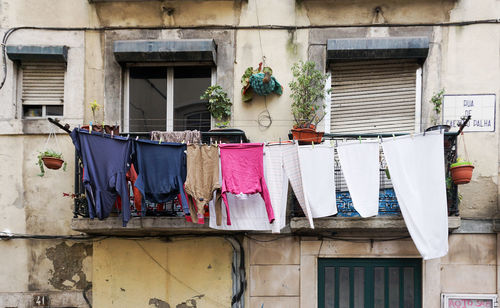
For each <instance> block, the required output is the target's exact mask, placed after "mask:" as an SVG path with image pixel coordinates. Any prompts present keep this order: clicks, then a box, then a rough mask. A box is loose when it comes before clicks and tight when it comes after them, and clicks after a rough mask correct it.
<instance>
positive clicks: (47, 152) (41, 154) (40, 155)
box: [36, 149, 67, 177]
mask: <svg viewBox="0 0 500 308" xmlns="http://www.w3.org/2000/svg"><path fill="white" fill-rule="evenodd" d="M44 157H54V158H58V159H61V160H63V157H62V153H59V152H56V151H54V150H50V149H47V150H45V151H43V152H39V153H38V157H37V158H38V161H37V163H36V164H37V165H38V167H40V174H38V176H40V177H42V176H44V175H45V169H44V167H43V160H42V158H44ZM66 165H67V163H66V162H64V163H63V171H66Z"/></svg>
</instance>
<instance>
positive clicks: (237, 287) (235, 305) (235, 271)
mask: <svg viewBox="0 0 500 308" xmlns="http://www.w3.org/2000/svg"><path fill="white" fill-rule="evenodd" d="M224 239H225V240H226V241H228V242H229V243H230V244H231V246H232V247H233V262H232V264H231V278H232V280H233V297H232V298H231V308H244V307H245V298H244V296H243V295H244V293H245V288H246V284H247V282H246V272H245V250H244V249H243V245H242V244H241V241H240V240H239V239H238V238H237V237H235V236H227V237H224Z"/></svg>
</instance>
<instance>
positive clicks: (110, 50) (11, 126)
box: [0, 0, 500, 308]
mask: <svg viewBox="0 0 500 308" xmlns="http://www.w3.org/2000/svg"><path fill="white" fill-rule="evenodd" d="M499 16H500V2H499V1H497V0H483V1H472V0H456V1H454V0H443V1H430V0H417V1H410V0H402V1H400V0H398V1H396V0H384V1H379V2H376V1H372V0H362V1H348V0H301V1H299V0H279V1H278V0H234V1H231V0H220V1H210V0H207V1H203V0H177V1H176V0H172V1H171V0H164V1H127V0H123V1H120V0H52V1H48V0H38V1H33V0H0V34H2V36H3V37H4V40H3V44H4V45H3V46H5V54H6V58H5V68H6V70H4V71H3V72H2V73H0V77H2V78H3V76H4V73H5V74H6V75H5V83H4V84H3V87H2V88H1V89H0V103H1V105H2V108H1V109H0V144H1V145H2V146H1V147H0V157H1V158H2V166H3V173H2V174H1V175H0V187H1V189H0V206H1V208H2V212H1V213H0V232H2V233H0V235H2V237H3V238H2V241H0V255H1V256H2V259H3V261H4V262H3V264H2V265H1V266H0V277H2V279H0V307H32V306H36V305H41V304H37V303H36V301H38V302H40V301H45V300H47V299H48V301H49V304H50V306H51V307H88V306H89V303H91V304H92V306H93V307H181V308H182V307H231V306H233V307H347V306H348V304H346V303H350V304H351V306H350V307H354V306H356V307H362V306H363V305H362V304H359V302H356V300H355V298H359V297H360V296H361V295H360V294H357V293H356V294H354V293H353V290H352V288H353V286H354V281H358V280H356V279H357V278H355V277H358V276H356V275H363V274H360V270H358V269H359V268H362V270H363V271H367V272H368V268H369V266H368V265H367V264H366V263H364V262H372V263H373V264H378V263H377V262H381V263H380V265H379V267H380V268H382V269H384V270H385V274H384V275H385V276H384V275H382V274H381V275H382V276H377V277H379V278H376V277H375V280H374V281H375V285H373V284H372V285H369V284H368V285H366V286H368V287H372V288H373V290H374V293H370V292H367V293H366V296H368V297H369V296H374V297H375V299H376V300H379V303H384V298H385V302H387V301H388V298H391V299H392V298H393V297H394V298H397V301H396V302H391V304H390V307H398V306H399V307H403V306H404V307H414V306H419V305H420V306H421V307H440V306H441V305H442V299H441V295H442V294H467V296H464V298H471V296H472V295H474V294H475V295H479V294H486V295H496V294H498V293H499V292H500V291H499V288H500V271H499V268H498V266H499V264H500V254H499V253H498V247H499V245H500V237H499V235H498V231H499V230H500V229H498V228H499V227H497V215H498V194H499V183H498V173H499V165H498V162H499V158H500V155H499V147H500V143H499V138H500V136H499V134H498V129H497V128H496V125H495V122H496V119H498V115H497V112H496V113H495V110H496V106H498V96H499V94H500V26H499V24H498V18H499ZM341 39H342V40H341ZM144 41H146V43H144ZM120 42H121V43H120ZM199 42H202V43H203V44H199ZM120 44H123V45H120ZM162 44H167V45H168V44H171V46H172V47H171V48H173V49H170V50H173V52H170V53H168V52H167V53H163V54H162V51H164V50H165V48H166V49H168V48H167V47H165V46H166V45H162ZM342 44H344V45H342ZM401 44H402V45H401ZM120 46H121V47H123V49H120V48H121V47H120ZM339 46H340V47H339ZM346 50H351V51H352V52H344V51H346ZM391 53H393V54H391ZM394 53H396V54H397V56H395V54H394ZM151 54H152V55H153V56H151ZM263 57H265V62H266V64H267V65H268V66H270V67H272V69H273V75H274V76H276V78H277V79H278V80H279V82H280V83H281V84H282V85H283V86H284V92H283V95H281V96H277V95H272V96H268V97H267V98H265V99H264V98H262V97H255V98H254V99H253V100H252V102H251V103H244V102H242V96H241V91H240V89H241V84H240V79H241V76H242V75H243V73H244V71H245V69H246V68H247V67H250V66H253V67H255V66H256V65H257V64H258V63H259V62H261V61H262V60H263ZM394 57H397V58H398V59H399V60H397V61H395V62H394V61H393V60H392V59H393V58H394ZM299 60H312V61H314V62H316V64H317V65H318V66H319V67H320V68H321V69H322V70H323V71H325V72H329V73H331V76H332V77H331V81H332V83H335V82H342V81H343V80H342V78H347V77H346V76H349V74H351V75H354V76H358V75H359V76H362V75H363V74H365V75H369V73H367V72H366V71H364V70H363V69H362V68H360V69H358V70H356V69H354V73H353V72H349V71H348V70H349V69H350V68H349V65H351V64H352V63H353V62H355V61H360V62H357V63H361V64H360V65H361V67H363V65H364V64H363V63H366V67H368V66H370V65H375V66H376V65H379V66H380V65H381V66H383V67H387V68H388V69H387V70H384V74H389V75H390V74H400V73H401V71H400V69H401V68H408V67H410V71H412V70H413V71H412V72H415V74H413V73H411V74H410V75H412V74H413V76H410V77H411V78H410V77H408V76H407V75H408V74H406V75H405V73H404V72H403V73H401V74H402V75H401V76H402V77H401V80H403V79H405V78H407V77H408V78H410V79H408V80H409V81H408V82H409V84H410V87H409V89H407V88H408V87H407V86H405V85H406V84H404V83H402V84H399V83H396V84H395V85H394V89H395V90H394V92H398V93H400V92H401V93H403V94H401V96H404V95H407V96H408V97H411V98H410V99H409V105H408V104H406V105H404V106H402V107H401V108H399V107H397V106H396V107H393V109H388V110H385V109H383V107H382V106H378V105H377V106H375V107H374V106H369V105H361V106H360V107H359V106H358V107H355V108H354V107H353V108H354V111H352V110H351V111H350V110H340V109H336V108H340V107H339V106H338V105H336V103H335V99H336V97H335V95H336V93H335V91H334V92H333V95H332V97H331V98H330V97H329V98H328V99H327V102H325V103H326V104H327V106H328V110H330V112H329V114H328V115H327V117H326V118H325V120H323V122H322V123H321V124H320V126H321V127H324V130H325V131H327V132H331V133H336V132H342V133H354V134H358V133H364V132H368V131H363V129H365V128H366V127H368V126H369V123H372V122H374V121H375V122H376V121H379V120H380V121H381V123H382V124H380V126H379V127H380V130H377V129H376V128H375V129H372V130H371V131H370V132H372V133H377V132H396V131H406V132H413V133H415V132H422V131H424V129H425V128H426V127H428V126H431V119H432V116H433V105H432V104H431V103H430V100H431V98H432V97H433V96H434V95H435V93H436V92H438V91H439V90H440V89H443V88H444V89H445V93H446V94H447V95H484V94H487V95H490V96H493V97H494V102H495V103H494V106H493V108H492V109H491V110H493V114H491V112H490V113H489V114H485V115H484V117H486V118H488V119H492V120H493V124H492V126H490V128H491V129H490V128H484V129H483V130H482V131H467V130H466V132H465V134H464V136H465V138H464V140H465V144H466V146H467V150H468V155H469V156H470V160H471V161H473V162H474V164H475V171H474V175H473V179H472V181H471V183H469V184H467V185H462V186H460V188H459V194H460V195H461V198H460V199H461V200H460V203H459V206H458V215H457V216H455V215H451V216H450V217H449V230H450V236H449V247H450V248H449V253H448V255H447V256H446V257H443V258H440V259H433V260H429V261H423V260H422V259H421V256H420V254H419V253H418V251H417V250H416V248H415V246H414V244H413V242H412V240H411V238H409V237H408V236H407V235H408V234H407V232H406V228H405V225H404V221H403V219H402V218H401V217H399V216H396V217H394V216H391V217H382V216H380V217H375V218H368V219H361V218H346V217H330V218H324V219H318V220H316V228H315V229H314V230H310V229H307V228H305V227H304V226H305V220H304V219H303V218H297V217H296V218H290V219H289V223H287V227H286V228H285V229H284V230H283V231H282V234H280V235H275V234H270V233H269V234H262V232H260V233H252V232H248V233H241V232H231V231H228V232H215V231H214V230H212V229H209V228H208V227H207V226H198V225H190V224H188V223H185V222H184V221H183V220H180V219H179V218H170V217H142V218H140V217H134V218H132V220H131V221H130V223H129V225H128V226H127V227H126V228H123V227H121V223H120V220H119V218H118V217H110V218H108V219H107V220H104V221H98V220H95V221H89V220H88V219H86V218H73V200H71V198H67V197H64V196H63V193H72V192H74V190H75V173H74V169H75V161H74V159H73V157H74V147H73V145H72V143H71V140H70V138H68V137H67V134H66V133H64V132H63V131H62V130H58V129H57V128H55V126H53V125H52V124H51V123H49V122H48V121H47V119H46V118H47V117H49V116H56V117H57V116H59V117H60V118H61V122H62V123H68V124H70V125H71V126H78V125H82V124H84V123H88V122H89V121H91V120H93V115H92V112H91V110H90V108H89V107H88V105H89V103H90V102H92V101H94V100H96V101H97V102H99V103H100V104H102V105H103V110H101V111H99V114H98V121H105V122H106V123H111V124H115V123H116V124H119V125H120V126H121V128H122V132H123V133H125V134H127V133H128V132H134V131H141V130H144V129H147V128H148V125H150V124H149V123H153V122H154V121H157V120H158V121H160V122H161V123H162V124H160V125H159V128H163V129H176V125H178V124H177V122H176V118H177V116H175V119H174V116H173V115H172V111H173V110H174V109H173V108H177V107H176V105H175V104H176V101H177V98H176V97H177V96H176V95H184V94H183V93H189V91H190V89H199V88H200V89H201V88H203V87H206V86H207V85H210V84H218V85H221V86H222V87H223V88H224V89H225V90H226V91H227V92H228V94H229V97H230V98H231V99H232V101H233V110H232V117H231V122H230V124H231V127H234V128H240V129H242V130H244V131H245V133H246V136H247V137H248V138H249V139H250V140H251V141H253V142H264V141H278V140H280V139H282V140H285V139H288V133H289V130H290V129H291V127H292V125H293V117H292V114H291V111H290V104H291V101H290V98H289V91H288V87H287V85H288V83H289V82H290V81H291V80H292V73H291V70H290V68H291V66H292V65H293V63H295V62H297V61H299ZM361 61H365V62H363V63H362V62H361ZM377 61H385V62H377ZM391 61H392V62H391ZM405 61H406V62H405ZM345 63H347V64H345ZM377 63H378V64H377ZM400 63H403V64H402V65H400ZM343 65H344V66H343ZM352 65H357V64H352ZM47 66H50V69H51V70H53V71H54V73H53V75H50V74H49V75H43V74H42V73H40V71H39V69H40V67H42V69H43V68H47ZM144 67H146V68H154V69H151V70H150V71H147V69H143V68H144ZM193 68H194V69H193ZM182 70H185V71H182ZM58 72H59V73H60V72H62V73H61V74H62V76H63V78H62V79H61V78H52V77H53V76H55V75H57V74H58ZM193 72H194V73H193ZM336 72H340V73H338V74H337V73H336ZM30 74H32V75H31V76H35V77H34V78H35V79H36V78H37V77H40V76H41V77H42V80H43V79H45V81H46V82H47V84H48V85H47V87H48V88H51V87H52V88H51V89H55V90H53V91H51V94H49V95H46V94H47V93H45V92H43V91H41V92H40V91H38V92H37V88H33V91H32V92H30V91H29V86H30V85H32V83H30V78H29V76H30ZM37 74H38V75H37ZM40 74H42V75H40ZM54 74H55V75H54ZM141 74H142V75H141ZM148 74H149V75H148ZM158 74H164V76H163V77H161V78H164V79H165V80H166V83H165V85H166V86H165V87H166V88H165V93H167V94H166V97H164V100H165V101H167V103H166V104H165V106H162V107H161V108H164V109H162V110H165V109H166V111H167V112H166V113H165V112H163V114H166V116H160V118H159V119H157V118H156V114H155V112H156V110H152V111H150V112H152V116H150V117H149V118H148V116H145V118H146V119H147V121H148V123H146V122H145V123H144V124H142V123H139V124H137V122H134V120H136V119H140V117H139V116H137V113H135V111H134V109H133V107H134V106H133V104H132V103H130V102H131V99H133V95H135V94H134V92H133V89H134V88H133V87H134V82H133V80H134V79H140V78H143V79H144V78H146V77H141V76H149V77H147V78H150V77H151V78H153V79H154V78H159V77H154V76H158ZM177 74H178V75H177ZM183 74H184V75H183ZM190 74H191V75H190ZM194 75H196V76H198V77H197V78H198V79H197V80H196V81H194V80H193V83H192V84H188V85H185V84H182V83H180V82H179V83H176V82H177V80H181V79H182V78H186V77H185V76H194ZM182 76H184V77H182ZM337 76H339V77H338V78H340V81H339V79H336V78H337ZM359 78H361V77H359ZM37 80H40V78H39V79H37ZM405 80H406V79H405ZM57 82H59V83H57ZM196 82H198V83H196ZM334 87H335V86H334ZM176 89H177V92H175V90H176ZM203 89H204V88H203ZM172 90H174V92H173V93H172ZM353 91H364V90H363V89H353ZM194 92H196V91H194ZM410 92H411V93H410ZM408 93H410V94H408ZM200 94H201V93H197V92H196V93H194V97H196V96H199V95H200ZM37 95H38V96H41V97H42V98H40V99H38V100H37V97H38V96H37ZM44 95H45V96H44ZM186 95H187V96H189V95H190V94H186ZM397 95H400V94H396V98H393V99H394V100H396V101H398V100H399V99H400V98H399V97H397ZM54 97H55V98H56V100H54ZM131 97H132V98H131ZM405 97H406V96H405ZM147 99H152V98H147ZM384 99H385V100H390V99H391V98H390V97H389V98H386V97H384ZM401 100H403V99H401ZM407 101H408V100H407ZM377 104H379V103H377ZM380 105H381V104H380ZM402 105H403V104H402ZM408 106H409V107H408ZM181 107H186V106H181ZM445 107H446V106H445ZM186 108H188V107H186ZM370 108H372V109H370ZM379 108H382V109H383V110H382V109H381V110H382V111H381V112H379V113H382V117H379V118H373V119H370V118H369V115H367V117H368V118H362V117H361V116H359V114H362V113H363V110H365V111H366V110H368V111H367V113H368V114H370V113H371V114H373V115H376V114H377V109H379ZM404 108H406V109H404ZM408 108H409V109H408ZM176 110H177V109H176ZM179 110H184V109H182V108H181V109H179ZM186 110H187V109H186ZM266 110H267V111H268V113H267V112H265V111H266ZM391 110H392V111H391ZM394 110H395V111H394ZM488 110H490V109H488ZM337 111H338V112H337ZM175 112H177V111H175ZM179 112H180V111H179ZM263 112H264V113H263ZM444 112H445V114H444V115H445V116H446V111H444ZM186 114H188V113H187V111H186ZM190 114H191V113H190ZM384 114H385V115H387V116H386V117H390V118H397V119H398V121H399V122H398V123H399V124H398V126H390V125H389V126H387V127H386V126H383V125H385V124H384V123H385V122H383V121H384V116H383V115H384ZM357 115H358V116H357ZM186 117H187V115H186ZM270 119H271V120H270ZM473 119H474V115H473ZM457 120H458V119H457ZM94 121H95V119H94ZM363 121H365V122H367V123H368V124H367V125H368V126H363V125H361V124H359V123H363ZM212 122H213V121H212ZM154 123H156V122H154ZM338 123H341V124H338ZM356 123H358V124H359V125H356ZM489 123H490V124H491V122H489ZM134 125H136V126H134ZM141 125H142V126H141ZM154 125H156V126H154V127H155V128H157V127H158V125H157V124H154ZM179 125H180V124H179ZM478 125H479V124H478ZM181 126H182V125H181ZM134 127H138V128H137V129H134ZM401 127H402V128H401ZM408 127H410V129H408ZM54 129H55V130H56V132H57V134H58V136H57V139H58V145H59V147H60V149H61V151H62V153H63V155H64V157H65V158H66V161H67V162H68V166H67V171H66V172H62V171H57V172H54V171H48V172H47V173H46V174H45V176H44V177H38V176H37V173H38V167H37V166H36V162H37V154H38V151H40V150H42V149H43V147H44V144H45V142H46V140H47V136H48V134H49V133H50V132H51V131H52V130H54ZM458 151H459V154H464V153H463V141H462V140H461V139H460V140H459V144H458ZM428 214H429V215H433V213H432V212H430V213H428ZM82 232H83V233H87V234H90V235H91V236H90V238H83V239H82V238H79V236H80V234H81V233H82ZM358 261H359V262H358ZM329 262H332V263H329ZM335 262H340V263H335ZM342 262H345V263H342ZM356 262H358V263H356ZM383 262H386V263H383ZM391 262H392V263H391ZM405 262H407V263H405ZM329 266H330V268H341V269H343V268H347V269H348V271H347V272H346V271H343V270H340V272H338V271H337V273H336V274H335V273H334V274H333V276H328V275H329V274H328V268H329ZM357 268H358V269H357ZM393 270H394V271H395V272H393ZM393 274H394V275H395V276H394V277H396V278H397V279H396V278H394V277H393V276H391V275H393ZM335 275H336V276H335ZM375 275H377V274H376V273H375ZM325 277H331V278H325ZM349 277H350V279H349ZM363 277H364V276H363ZM398 277H399V278H398ZM408 277H412V279H411V283H410V282H408V281H409V280H408V279H409V278H408ZM393 278H394V279H393ZM367 279H368V278H367ZM377 279H381V280H377ZM384 279H385V280H384ZM398 279H399V280H398ZM342 281H350V282H351V284H350V286H351V291H349V284H347V285H344V284H342ZM384 281H385V284H384V283H383V282H384ZM403 281H405V283H408V284H405V283H403ZM339 283H340V286H339ZM376 285H382V289H379V288H378V287H376ZM356 288H357V287H356ZM328 290H336V291H337V295H335V294H333V295H332V294H330V293H328V292H329V291H328ZM394 290H398V291H397V292H402V293H397V294H396V293H394V292H395V291H394ZM339 292H341V293H342V294H349V296H352V298H349V296H348V297H347V298H344V297H342V296H341V295H339V294H338V293H339ZM363 292H364V291H363ZM363 292H362V293H363ZM403 293H404V294H406V295H407V297H403V296H402V295H401V294H403ZM351 294H352V295H351ZM377 294H378V295H377ZM394 294H396V295H394ZM398 294H399V295H398ZM408 294H411V296H410V297H408ZM379 295H380V296H381V297H380V296H379ZM377 296H379V297H378V299H377ZM384 296H385V297H384ZM361 297H362V296H361ZM406 300H408V301H409V302H408V303H407V302H406ZM353 301H354V302H353ZM410 302H411V304H410ZM353 303H357V304H356V305H353ZM346 305H347V306H346ZM365 307H378V306H376V305H375V306H368V305H365ZM387 307H389V305H387ZM450 307H451V306H450ZM457 307H458V306H457ZM460 307H462V306H460Z"/></svg>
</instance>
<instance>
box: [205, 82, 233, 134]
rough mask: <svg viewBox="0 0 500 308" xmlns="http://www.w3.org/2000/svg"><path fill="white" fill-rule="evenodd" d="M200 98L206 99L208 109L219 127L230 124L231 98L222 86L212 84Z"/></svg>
mask: <svg viewBox="0 0 500 308" xmlns="http://www.w3.org/2000/svg"><path fill="white" fill-rule="evenodd" d="M200 99H202V100H205V101H206V104H207V109H208V111H209V112H210V114H211V115H212V117H213V118H214V119H215V126H216V127H218V128H222V127H226V126H228V125H229V117H231V106H232V105H233V104H232V103H231V100H230V99H229V97H228V96H227V93H226V92H225V91H224V89H222V87H221V86H219V85H215V86H210V87H208V88H207V89H206V90H205V93H203V95H202V96H200Z"/></svg>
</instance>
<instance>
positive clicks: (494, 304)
mask: <svg viewBox="0 0 500 308" xmlns="http://www.w3.org/2000/svg"><path fill="white" fill-rule="evenodd" d="M497 298H498V296H497V295H496V294H459V293H441V308H450V306H449V305H448V301H449V300H450V299H457V300H467V299H472V300H491V302H492V305H491V308H495V307H498V299H497Z"/></svg>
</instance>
